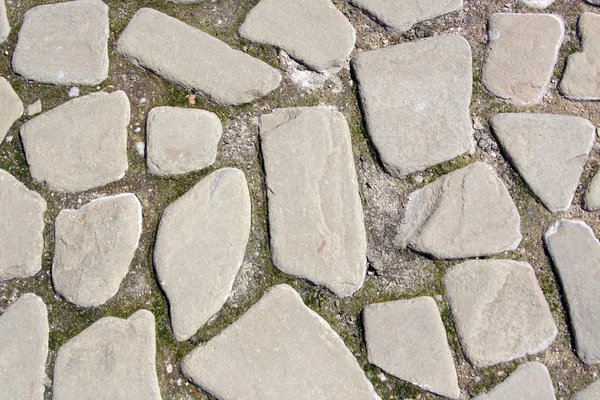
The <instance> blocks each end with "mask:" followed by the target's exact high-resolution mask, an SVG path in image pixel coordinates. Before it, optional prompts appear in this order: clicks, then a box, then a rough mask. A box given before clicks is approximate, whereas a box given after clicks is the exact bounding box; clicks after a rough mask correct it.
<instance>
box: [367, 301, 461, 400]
mask: <svg viewBox="0 0 600 400" xmlns="http://www.w3.org/2000/svg"><path fill="white" fill-rule="evenodd" d="M363 324H364V328H365V341H366V343H367V353H368V358H369V362H370V363H371V364H375V365H377V366H378V367H379V368H381V369H383V370H385V371H387V372H389V373H390V374H392V375H394V376H396V377H398V378H400V379H402V380H404V381H408V382H410V383H412V384H413V385H417V386H419V387H420V388H422V389H425V390H428V391H430V392H433V393H436V394H439V395H440V396H444V397H448V398H451V399H458V398H459V397H460V388H459V387H458V379H457V377H456V368H455V367H454V360H453V358H452V353H451V352H450V347H449V346H448V338H447V337H446V329H445V328H444V323H443V322H442V317H441V316H440V312H439V310H438V307H437V304H436V303H435V300H433V298H431V297H417V298H414V299H410V300H398V301H390V302H386V303H378V304H370V305H367V306H366V307H365V309H364V311H363Z"/></svg>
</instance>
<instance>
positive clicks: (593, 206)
mask: <svg viewBox="0 0 600 400" xmlns="http://www.w3.org/2000/svg"><path fill="white" fill-rule="evenodd" d="M583 207H584V208H585V209H586V210H588V211H597V210H600V173H599V172H596V175H594V177H593V178H592V180H591V182H590V183H589V185H588V187H587V189H586V191H585V194H584V195H583Z"/></svg>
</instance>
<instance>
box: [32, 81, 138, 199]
mask: <svg viewBox="0 0 600 400" xmlns="http://www.w3.org/2000/svg"><path fill="white" fill-rule="evenodd" d="M128 124H129V99H128V98H127V95H126V94H125V92H122V91H120V90H119V91H116V92H112V93H110V94H109V93H105V92H98V93H94V94H90V95H88V96H84V97H79V98H77V99H74V100H71V101H69V102H67V103H64V104H63V105H60V106H58V107H56V108H54V109H53V110H50V111H48V112H45V113H43V114H41V115H39V116H37V117H35V118H33V119H32V120H29V121H28V122H26V123H25V124H24V125H23V126H22V127H21V139H22V140H23V147H24V149H25V156H26V158H27V164H28V165H29V171H30V172H31V177H32V178H33V179H34V180H36V181H37V182H40V183H45V184H47V185H48V186H49V187H50V188H51V189H52V190H55V191H58V192H80V191H83V190H88V189H92V188H95V187H99V186H104V185H106V184H107V183H110V182H113V181H116V180H119V179H121V178H123V176H124V175H125V171H127V167H128V165H127V126H128Z"/></svg>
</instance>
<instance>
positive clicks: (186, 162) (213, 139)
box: [146, 107, 223, 176]
mask: <svg viewBox="0 0 600 400" xmlns="http://www.w3.org/2000/svg"><path fill="white" fill-rule="evenodd" d="M222 132H223V127H222V126H221V120H220V119H219V117H217V115H216V114H214V113H211V112H209V111H204V110H196V109H191V108H177V107H156V108H153V109H152V110H150V112H149V113H148V119H147V121H146V140H147V144H146V146H147V147H146V154H147V159H146V161H147V165H148V171H150V173H151V174H152V175H158V176H170V175H179V174H185V173H187V172H191V171H195V170H199V169H202V168H206V167H208V166H209V165H212V164H213V163H214V162H215V159H216V158H217V146H218V144H219V140H220V139H221V134H222Z"/></svg>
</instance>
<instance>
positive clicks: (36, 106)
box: [25, 99, 42, 117]
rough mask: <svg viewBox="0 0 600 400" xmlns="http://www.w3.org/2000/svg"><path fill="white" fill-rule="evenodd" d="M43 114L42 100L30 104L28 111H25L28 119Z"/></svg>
mask: <svg viewBox="0 0 600 400" xmlns="http://www.w3.org/2000/svg"><path fill="white" fill-rule="evenodd" d="M41 112H42V100H40V99H37V100H36V101H35V102H33V103H32V104H29V105H28V106H27V109H26V110H25V113H26V114H27V116H28V117H32V116H34V115H37V114H39V113H41Z"/></svg>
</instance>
